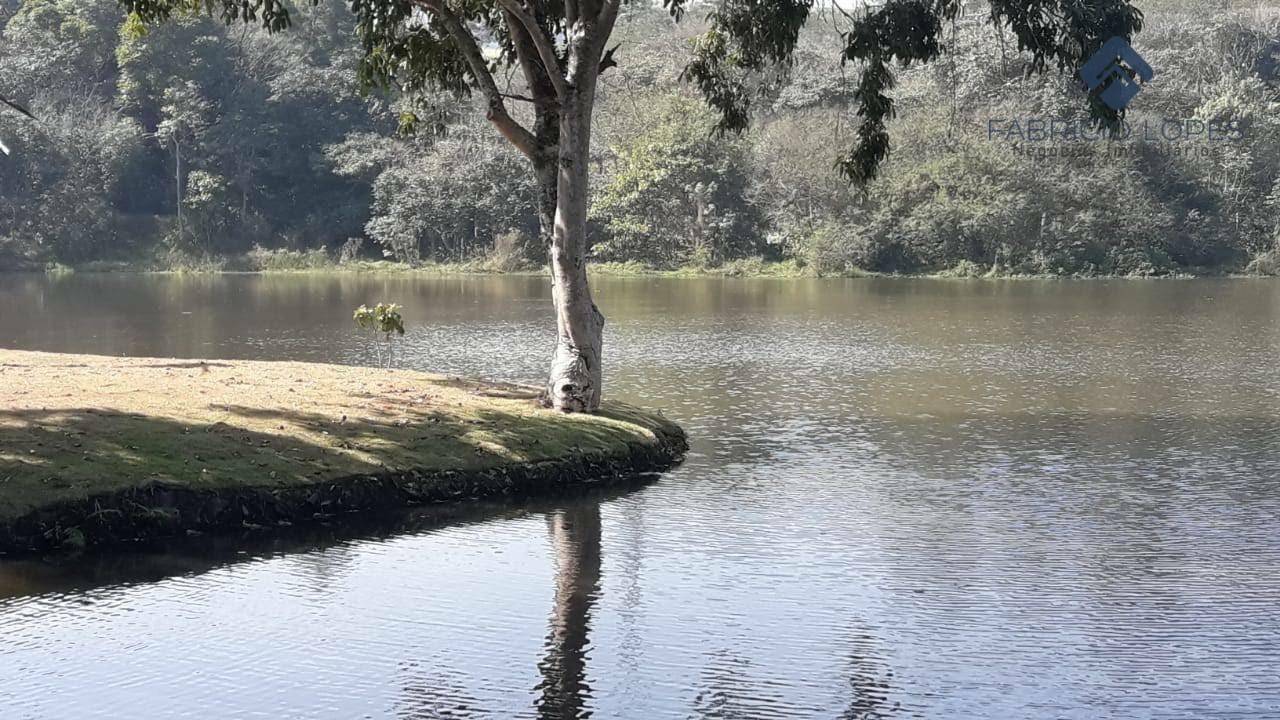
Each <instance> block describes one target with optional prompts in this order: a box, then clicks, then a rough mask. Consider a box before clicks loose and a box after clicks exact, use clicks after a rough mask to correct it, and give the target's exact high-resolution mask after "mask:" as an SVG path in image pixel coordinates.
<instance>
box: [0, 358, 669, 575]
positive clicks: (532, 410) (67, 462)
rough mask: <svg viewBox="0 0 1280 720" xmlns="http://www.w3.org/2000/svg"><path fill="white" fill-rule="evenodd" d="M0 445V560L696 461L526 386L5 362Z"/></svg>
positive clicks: (349, 372) (652, 419)
mask: <svg viewBox="0 0 1280 720" xmlns="http://www.w3.org/2000/svg"><path fill="white" fill-rule="evenodd" d="M284 385H291V386H297V387H281V386H284ZM19 388H22V389H19ZM59 390H61V391H62V392H59ZM67 390H70V391H71V392H66V391H67ZM251 401H252V403H251ZM0 439H2V440H3V443H0V556H5V557H14V556H18V555H24V554H30V553H40V552H49V551H67V550H71V551H75V550H79V549H83V548H86V547H97V546H111V545H118V544H121V543H128V542H136V541H154V540H159V539H163V538H168V537H180V536H182V535H193V534H199V533H204V532H211V531H235V530H245V529H249V530H258V529H268V528H274V527H290V526H294V525H305V524H308V523H319V522H325V521H330V520H333V519H335V518H338V517H340V516H342V515H345V514H348V513H370V512H379V511H391V510H396V509H402V508H406V507H414V506H422V505H442V504H465V503H468V502H470V501H474V500H482V499H489V500H491V499H522V498H532V497H537V496H542V495H547V494H552V493H556V492H562V491H564V490H566V489H571V488H577V487H605V486H608V485H611V484H613V483H622V482H627V481H633V480H634V477H635V476H636V475H637V474H643V473H652V472H659V471H662V470H666V469H669V468H671V467H673V466H674V465H676V464H678V463H679V462H680V460H681V459H682V458H683V456H684V453H685V452H686V451H687V449H688V445H687V441H686V438H685V435H684V432H683V430H681V429H680V427H679V426H677V425H676V424H675V423H673V422H671V421H669V420H667V419H666V418H664V417H662V416H661V415H659V414H656V413H649V412H645V411H641V410H638V409H636V408H632V407H629V406H626V405H621V404H616V403H615V404H606V407H605V408H604V410H603V411H602V412H601V413H600V414H598V415H591V416H582V415H561V414H559V413H555V412H553V411H550V410H544V409H542V408H539V407H535V406H534V400H533V390H532V389H531V388H525V387H523V386H513V385H502V384H491V383H482V382H475V381H467V380H461V379H458V378H446V377H442V376H436V375H429V374H426V373H416V372H410V371H400V370H376V369H371V368H349V367H344V366H335V365H319V364H310V363H271V362H258V361H252V362H251V361H214V360H210V361H198V360H181V361H172V360H164V359H160V358H114V357H106V356H92V355H62V354H56V353H34V352H25V351H22V352H20V351H12V350H0Z"/></svg>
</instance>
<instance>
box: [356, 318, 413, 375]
mask: <svg viewBox="0 0 1280 720" xmlns="http://www.w3.org/2000/svg"><path fill="white" fill-rule="evenodd" d="M352 319H354V320H355V323H356V327H358V328H360V329H361V330H366V331H368V332H369V333H370V336H371V341H372V344H373V348H374V351H375V354H376V357H377V359H378V366H379V367H388V368H389V367H392V363H393V361H394V357H395V346H394V344H393V341H394V338H395V336H396V335H404V318H402V317H401V316H400V306H399V305H397V304H395V303H378V304H377V305H374V306H373V307H368V306H367V305H361V306H360V307H358V308H356V311H355V313H353V314H352ZM379 335H380V336H381V340H379V337H378V336H379ZM383 344H385V345H386V352H385V353H384V352H383V351H382V345H383Z"/></svg>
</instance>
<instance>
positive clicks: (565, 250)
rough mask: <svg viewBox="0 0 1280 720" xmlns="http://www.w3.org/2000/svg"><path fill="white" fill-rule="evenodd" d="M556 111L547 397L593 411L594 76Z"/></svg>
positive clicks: (600, 339)
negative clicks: (552, 324)
mask: <svg viewBox="0 0 1280 720" xmlns="http://www.w3.org/2000/svg"><path fill="white" fill-rule="evenodd" d="M569 92H570V95H569V97H567V98H566V99H565V101H564V103H563V104H562V106H561V107H562V110H561V115H560V156H559V168H558V180H557V186H556V217H555V230H554V233H553V234H552V238H551V292H552V299H553V303H554V306H555V313H556V348H555V353H554V355H553V356H552V360H551V373H550V377H549V378H548V380H547V388H546V395H547V399H548V402H549V404H550V405H551V407H553V408H555V409H557V410H560V411H562V412H594V411H595V410H597V409H599V407H600V397H601V392H602V388H603V374H602V366H601V362H602V351H603V344H604V316H603V315H602V314H601V313H600V310H599V308H597V307H596V305H595V302H593V301H592V298H591V288H590V286H589V284H588V282H587V262H586V260H587V250H588V247H587V199H588V193H589V185H588V161H589V159H590V148H591V110H592V105H593V102H594V95H595V76H594V75H591V76H590V78H589V79H584V81H583V82H581V83H579V84H578V85H576V86H575V87H573V88H571V89H570V91H569Z"/></svg>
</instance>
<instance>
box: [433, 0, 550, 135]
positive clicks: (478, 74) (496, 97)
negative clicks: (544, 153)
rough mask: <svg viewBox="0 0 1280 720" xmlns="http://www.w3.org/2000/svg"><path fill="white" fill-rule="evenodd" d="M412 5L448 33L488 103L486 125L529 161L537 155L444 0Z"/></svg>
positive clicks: (472, 38) (477, 50)
mask: <svg viewBox="0 0 1280 720" xmlns="http://www.w3.org/2000/svg"><path fill="white" fill-rule="evenodd" d="M413 2H414V4H415V5H417V6H418V7H420V8H422V9H424V10H426V11H427V12H429V13H431V14H432V15H434V16H435V17H437V18H438V19H439V20H440V23H441V24H442V25H444V28H445V31H446V32H448V33H449V37H451V38H453V41H454V42H455V43H457V45H458V49H459V50H460V51H461V52H462V56H463V58H464V59H465V60H466V61H467V67H468V68H470V70H471V76H472V77H473V78H475V81H476V87H477V88H478V89H479V90H480V92H481V93H483V94H484V97H485V100H486V101H487V102H488V105H489V110H488V112H487V113H486V117H487V118H488V119H489V122H491V123H493V125H494V127H496V128H497V129H498V132H500V133H502V136H503V137H505V138H506V139H507V140H508V141H509V142H510V143H511V144H512V145H514V146H515V147H516V149H517V150H519V151H520V152H521V153H523V154H524V155H525V156H526V157H528V158H530V159H532V158H533V157H534V155H535V153H536V152H537V143H536V142H534V137H533V133H531V132H529V131H528V130H526V129H525V128H524V126H522V125H521V124H520V123H518V122H516V120H515V118H513V117H511V114H510V113H509V112H507V105H506V103H505V102H504V101H503V99H502V98H503V93H502V92H501V91H500V90H498V83H497V82H496V81H494V79H493V73H492V72H490V71H489V65H488V63H486V62H485V60H484V53H482V52H481V51H480V46H479V45H478V44H477V43H476V38H475V36H474V35H472V34H471V32H470V31H469V30H467V28H466V26H465V25H463V24H462V20H461V18H459V17H458V15H457V14H456V13H454V12H453V11H452V10H450V9H449V6H448V5H446V4H445V0H413Z"/></svg>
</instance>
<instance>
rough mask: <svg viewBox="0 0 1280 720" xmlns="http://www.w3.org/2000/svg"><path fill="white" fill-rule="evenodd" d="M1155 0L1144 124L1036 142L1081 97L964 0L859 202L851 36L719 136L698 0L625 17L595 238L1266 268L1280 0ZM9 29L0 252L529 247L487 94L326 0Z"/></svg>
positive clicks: (915, 261) (480, 259)
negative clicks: (688, 76)
mask: <svg viewBox="0 0 1280 720" xmlns="http://www.w3.org/2000/svg"><path fill="white" fill-rule="evenodd" d="M1151 5H1152V3H1144V7H1147V9H1148V13H1147V19H1148V23H1147V29H1146V30H1145V31H1144V32H1143V33H1142V35H1141V36H1140V39H1139V41H1138V43H1137V48H1138V49H1139V51H1140V52H1141V53H1142V54H1143V55H1144V56H1145V57H1146V59H1147V60H1148V62H1150V64H1151V65H1153V66H1154V67H1155V68H1156V72H1157V77H1156V81H1155V82H1154V83H1152V84H1150V85H1149V86H1148V87H1147V88H1146V89H1145V90H1144V91H1143V92H1142V93H1141V95H1139V97H1138V99H1137V100H1136V101H1135V102H1134V104H1133V106H1132V109H1131V112H1130V116H1129V119H1130V122H1131V124H1132V127H1133V128H1135V129H1136V131H1134V132H1133V133H1132V135H1131V137H1130V138H1128V139H1119V140H1114V141H1107V140H1081V139H1079V138H1074V137H1072V136H1071V133H1070V132H1059V133H1057V134H1055V136H1054V137H1053V138H1050V139H1047V138H1046V137H1045V136H1044V133H1043V132H1041V131H1040V129H1041V128H1044V127H1053V128H1059V129H1060V128H1071V127H1075V126H1076V125H1075V123H1078V122H1079V121H1080V120H1081V118H1082V117H1083V115H1084V107H1083V101H1082V98H1081V97H1080V95H1079V90H1078V89H1076V88H1075V86H1074V84H1073V82H1072V80H1071V79H1070V78H1063V79H1061V80H1056V81H1055V80H1052V79H1050V80H1045V79H1041V78H1036V79H1030V80H1027V79H1024V73H1023V58H1022V57H1020V56H1019V54H1018V52H1017V50H1016V43H1015V42H1014V41H1013V40H1012V38H1010V37H1002V36H1001V34H1000V33H999V32H997V31H996V30H995V29H993V28H991V27H990V26H989V25H988V24H987V23H986V22H985V20H984V16H985V14H984V12H983V10H982V8H981V5H980V4H978V3H975V4H974V5H973V7H971V8H969V9H967V11H966V12H965V13H963V14H962V16H961V17H960V18H959V19H958V20H957V21H956V23H955V24H954V26H953V27H950V28H948V29H947V33H946V35H947V38H946V39H947V43H948V45H949V46H950V47H952V48H953V53H952V54H951V56H950V57H949V58H948V59H946V60H944V61H943V62H939V63H936V64H933V65H930V66H929V67H927V68H921V69H917V68H912V69H910V70H907V71H903V72H901V73H899V77H898V80H899V84H898V87H897V89H896V91H895V97H896V98H897V101H898V119H897V120H896V121H895V123H894V125H893V127H892V137H893V142H894V155H893V157H892V159H891V161H890V162H889V163H888V164H887V166H886V167H885V169H884V172H883V174H882V177H881V178H880V179H879V180H878V181H877V182H876V183H875V184H874V185H873V186H872V187H870V188H869V189H868V190H867V191H866V192H865V193H860V192H857V191H856V190H854V189H852V188H850V187H849V186H848V185H847V184H846V183H845V182H844V181H843V180H842V179H841V178H840V177H839V176H838V174H837V172H836V170H835V158H836V156H837V155H838V154H839V153H840V152H841V150H843V149H845V148H847V146H848V145H849V144H850V143H851V142H852V138H853V134H854V132H855V131H856V123H857V118H856V117H854V116H852V114H851V112H850V111H849V104H850V103H849V100H850V98H851V95H852V92H853V90H854V88H853V87H852V84H851V82H850V81H849V79H848V77H849V75H850V74H847V73H845V72H842V68H841V66H840V62H839V51H838V47H839V36H838V30H837V28H835V27H819V28H817V29H814V30H810V31H808V32H809V34H808V35H807V36H806V37H805V38H804V42H803V48H802V50H801V51H800V53H799V54H798V60H797V62H796V64H795V66H794V67H792V68H790V69H786V70H779V71H777V72H775V73H772V74H770V75H769V76H768V77H766V78H763V79H761V80H760V81H759V82H758V94H759V100H758V102H757V103H756V108H757V110H756V111H757V115H758V117H757V118H756V122H755V125H754V127H753V129H752V130H751V131H750V132H749V133H747V134H746V135H744V136H741V137H735V136H728V137H721V136H717V135H715V134H714V133H713V132H712V130H713V126H714V121H715V119H714V116H713V115H712V113H711V112H710V111H709V110H708V109H707V108H705V107H704V106H703V105H702V103H701V101H699V100H698V99H696V98H694V97H693V95H692V93H691V92H690V90H689V89H688V88H686V87H684V86H683V85H682V84H681V83H680V81H679V74H680V71H681V69H682V67H683V62H684V59H685V58H687V57H688V49H687V48H688V43H689V40H690V38H692V37H693V35H694V34H696V33H697V32H698V30H699V27H698V25H697V22H696V20H693V18H696V17H697V16H698V15H699V14H700V13H698V12H694V13H693V14H692V16H693V18H691V20H693V21H688V20H687V21H686V22H685V23H683V24H679V25H677V24H674V23H673V22H672V21H671V20H670V19H669V18H668V17H667V16H666V15H665V14H664V13H662V12H661V11H659V10H656V9H649V10H645V9H633V10H632V11H630V12H629V13H628V14H627V16H626V17H625V19H624V20H623V21H622V24H621V29H620V31H619V35H620V37H619V39H620V40H621V46H620V48H619V49H618V51H617V54H616V57H617V59H618V61H619V66H618V67H617V68H615V69H612V70H610V71H609V72H608V73H606V75H605V76H604V79H603V87H602V89H601V102H600V105H599V109H598V113H597V127H598V130H597V143H596V150H595V158H594V159H595V163H594V170H595V179H594V186H593V192H594V202H593V207H592V213H591V218H592V222H593V228H592V232H593V242H594V245H593V247H594V250H593V254H594V256H595V257H596V259H597V260H599V261H608V262H621V263H636V264H639V265H643V266H647V267H655V268H677V267H688V266H694V267H715V266H720V265H724V264H726V263H732V262H734V261H740V260H744V259H754V258H761V259H764V260H768V261H779V262H785V263H789V264H790V266H791V267H792V268H794V269H795V270H796V271H798V272H811V273H815V274H844V273H856V272H861V271H875V272H904V273H907V272H949V273H953V274H964V275H979V274H1068V275H1070V274H1082V275H1087V274H1167V273H1174V272H1184V271H1191V270H1206V271H1239V270H1246V269H1248V270H1251V271H1255V272H1275V271H1276V270H1277V265H1278V264H1280V263H1278V262H1277V261H1278V260H1280V257H1278V256H1280V252H1277V243H1278V242H1280V233H1278V231H1280V181H1278V178H1280V12H1277V11H1276V10H1274V9H1271V10H1268V9H1253V10H1233V9H1229V8H1226V9H1217V8H1215V11H1214V12H1212V13H1207V12H1204V11H1203V3H1201V2H1191V1H1190V0H1187V1H1186V2H1165V3H1155V5H1156V6H1155V7H1151ZM0 23H3V27H4V31H3V44H2V45H0V93H3V94H5V95H6V96H8V97H11V98H15V99H18V100H20V101H22V102H24V103H26V104H27V105H29V106H30V108H31V109H32V110H33V111H34V112H35V114H36V115H37V116H38V117H39V122H38V123H31V122H27V121H24V120H20V119H19V118H18V116H16V115H12V114H7V115H3V116H0V139H3V140H4V142H5V144H6V145H8V146H9V147H10V148H11V149H12V154H11V155H10V156H8V157H5V156H2V155H0V268H10V269H13V268H39V267H44V266H46V265H48V264H52V263H57V264H65V265H72V266H77V265H85V264H92V263H95V262H96V263H102V262H121V263H131V264H135V265H136V264H141V265H145V266H150V267H157V268H181V267H220V266H237V264H239V265H245V264H247V265H248V266H249V267H262V266H268V267H270V266H273V265H277V264H283V265H288V264H289V263H301V264H317V265H319V264H327V263H333V262H352V261H358V260H367V259H380V258H389V259H394V260H397V261H402V262H407V263H415V264H416V263H424V262H469V263H483V264H485V265H486V266H488V267H491V268H494V269H514V268H518V267H526V266H530V265H536V264H538V263H540V262H542V259H543V255H544V251H543V249H542V248H540V247H538V243H537V241H536V238H535V233H536V228H537V222H536V218H535V217H534V216H533V213H532V206H533V202H534V198H533V191H532V188H531V187H530V184H529V181H528V176H529V173H528V172H527V171H526V169H525V167H524V165H523V160H522V158H520V157H519V156H518V155H516V154H515V153H514V152H513V151H511V150H510V149H509V148H508V147H506V145H505V144H504V142H503V141H502V140H501V139H500V138H498V137H497V135H496V134H495V133H494V132H493V131H492V129H491V128H490V127H489V126H488V124H487V122H486V121H485V120H484V118H483V113H482V111H481V110H480V109H479V108H478V107H477V106H476V104H475V103H472V102H465V101H464V102H461V103H459V102H457V101H455V100H452V99H450V98H447V97H444V96H441V97H431V98H413V99H412V100H409V99H404V98H394V97H388V96H385V95H382V94H380V93H377V92H373V93H362V92H361V90H360V87H359V84H358V82H357V63H358V58H359V56H358V49H357V47H356V46H355V43H354V40H353V37H352V33H351V22H350V18H349V14H348V12H347V10H346V8H345V6H344V4H343V3H342V2H340V1H339V0H321V2H320V4H319V5H317V6H314V7H313V6H311V5H309V4H307V3H302V4H300V5H299V7H298V9H297V22H296V25H295V27H293V28H292V29H290V30H289V31H287V32H284V33H280V34H277V35H268V34H266V33H265V32H263V31H261V30H258V29H256V28H245V27H239V26H235V27H226V26H224V25H223V24H222V23H221V22H219V21H217V20H214V19H210V18H207V17H203V16H192V17H188V18H184V19H182V20H180V21H177V22H173V23H170V24H167V25H165V26H163V27H158V28H150V29H146V28H142V27H139V26H138V25H136V24H134V23H131V22H130V21H129V20H128V19H127V18H126V17H124V16H123V15H122V13H121V12H120V11H119V9H118V8H117V6H116V4H115V3H114V2H113V0H24V1H23V2H22V3H21V4H18V3H16V2H14V0H0ZM512 94H517V95H518V94H519V88H518V87H513V88H512ZM516 104H517V105H518V104H519V103H518V102H517V103H516ZM1170 120H1172V121H1174V123H1173V124H1169V123H1168V122H1167V121H1170ZM1144 128H1145V131H1144V130H1143V129H1144ZM1152 128H1154V130H1152ZM1177 128H1182V131H1181V134H1177V133H1175V132H1174V131H1175V130H1176V129H1177ZM1201 128H1215V129H1224V128H1229V129H1230V132H1225V131H1223V132H1216V133H1215V134H1214V135H1213V136H1212V137H1211V136H1210V133H1208V132H1203V133H1201V132H1200V129H1201ZM409 129H412V131H413V132H411V133H406V132H404V131H405V130H409ZM321 249H323V252H322V251H321Z"/></svg>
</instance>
